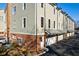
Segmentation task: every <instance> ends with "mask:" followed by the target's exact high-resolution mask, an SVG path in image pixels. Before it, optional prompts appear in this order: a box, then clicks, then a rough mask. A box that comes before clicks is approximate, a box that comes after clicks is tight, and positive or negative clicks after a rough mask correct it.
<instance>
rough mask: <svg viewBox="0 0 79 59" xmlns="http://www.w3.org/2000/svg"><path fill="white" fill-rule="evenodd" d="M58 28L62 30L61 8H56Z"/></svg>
mask: <svg viewBox="0 0 79 59" xmlns="http://www.w3.org/2000/svg"><path fill="white" fill-rule="evenodd" d="M58 30H61V31H63V14H62V13H61V10H58ZM61 33H62V32H61Z"/></svg>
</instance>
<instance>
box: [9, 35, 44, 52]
mask: <svg viewBox="0 0 79 59" xmlns="http://www.w3.org/2000/svg"><path fill="white" fill-rule="evenodd" d="M10 35H11V37H10V41H11V43H13V42H17V40H18V39H22V40H23V41H24V43H23V45H25V46H26V47H27V49H29V50H30V51H40V50H42V49H44V47H45V44H44V43H45V36H44V35H37V36H36V35H28V34H26V35H25V34H13V33H11V34H10ZM42 38H43V40H42ZM41 43H42V44H44V47H41Z"/></svg>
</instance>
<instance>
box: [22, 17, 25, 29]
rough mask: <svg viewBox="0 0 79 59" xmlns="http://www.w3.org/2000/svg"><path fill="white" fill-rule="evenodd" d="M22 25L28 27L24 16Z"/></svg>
mask: <svg viewBox="0 0 79 59" xmlns="http://www.w3.org/2000/svg"><path fill="white" fill-rule="evenodd" d="M22 27H23V28H26V18H23V20H22Z"/></svg>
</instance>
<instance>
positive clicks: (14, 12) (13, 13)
mask: <svg viewBox="0 0 79 59" xmlns="http://www.w3.org/2000/svg"><path fill="white" fill-rule="evenodd" d="M14 8H15V11H14ZM15 14H16V6H13V7H12V15H15Z"/></svg>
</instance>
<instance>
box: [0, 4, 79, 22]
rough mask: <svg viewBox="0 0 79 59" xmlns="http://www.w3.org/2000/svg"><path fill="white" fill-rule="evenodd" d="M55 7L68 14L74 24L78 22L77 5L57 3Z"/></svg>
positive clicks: (78, 10) (78, 5) (0, 7)
mask: <svg viewBox="0 0 79 59" xmlns="http://www.w3.org/2000/svg"><path fill="white" fill-rule="evenodd" d="M57 6H58V7H59V8H62V10H63V11H64V12H66V13H67V14H69V15H70V16H71V17H72V19H74V20H75V21H76V22H78V21H79V3H58V4H57ZM5 8H6V4H5V3H0V9H5Z"/></svg>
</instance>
